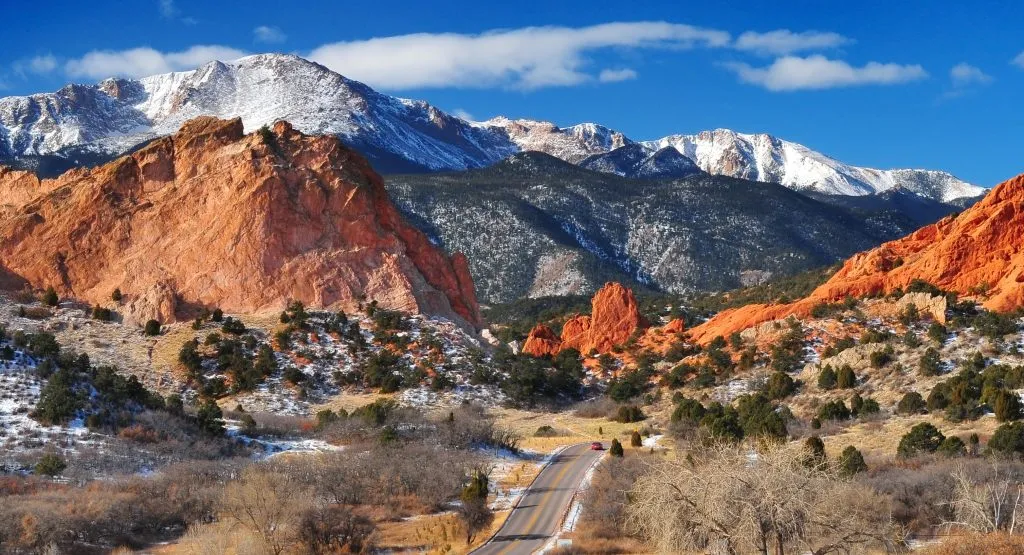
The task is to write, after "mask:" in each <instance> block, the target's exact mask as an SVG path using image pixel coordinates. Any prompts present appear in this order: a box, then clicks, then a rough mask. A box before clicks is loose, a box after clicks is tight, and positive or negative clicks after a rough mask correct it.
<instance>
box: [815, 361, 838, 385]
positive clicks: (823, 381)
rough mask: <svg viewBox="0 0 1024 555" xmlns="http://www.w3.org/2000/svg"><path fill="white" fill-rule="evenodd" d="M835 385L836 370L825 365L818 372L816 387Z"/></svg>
mask: <svg viewBox="0 0 1024 555" xmlns="http://www.w3.org/2000/svg"><path fill="white" fill-rule="evenodd" d="M835 387H836V371H835V370H833V369H832V366H831V365H825V367H824V368H822V369H821V372H820V373H818V388H819V389H824V390H826V391H827V390H830V389H835Z"/></svg>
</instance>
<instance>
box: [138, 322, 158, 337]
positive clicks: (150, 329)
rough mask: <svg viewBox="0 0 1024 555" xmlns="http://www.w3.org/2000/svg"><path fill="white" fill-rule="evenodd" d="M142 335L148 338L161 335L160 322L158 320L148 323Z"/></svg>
mask: <svg viewBox="0 0 1024 555" xmlns="http://www.w3.org/2000/svg"><path fill="white" fill-rule="evenodd" d="M142 333H143V334H144V335H148V336H154V335H160V322H157V321H156V320H149V321H147V322H146V326H145V327H144V328H143V330H142Z"/></svg>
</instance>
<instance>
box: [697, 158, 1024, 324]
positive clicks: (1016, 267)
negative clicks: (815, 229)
mask: <svg viewBox="0 0 1024 555" xmlns="http://www.w3.org/2000/svg"><path fill="white" fill-rule="evenodd" d="M1022 201H1024V176H1017V177H1015V178H1013V179H1010V180H1009V181H1006V182H1004V183H1002V184H1000V185H998V186H997V187H995V188H994V189H993V190H992V191H991V192H989V194H988V195H986V196H985V198H983V199H982V200H981V201H979V202H977V203H976V204H974V205H973V206H971V207H970V208H968V209H967V210H965V211H964V212H962V213H960V214H958V215H957V216H955V217H948V218H945V219H943V220H941V221H939V222H937V223H935V224H932V225H928V226H925V227H923V228H921V229H919V230H917V231H915V232H914V233H912V234H910V235H908V236H906V237H903V238H901V239H897V240H895V241H890V242H887V243H884V244H882V245H881V246H879V247H877V248H874V249H871V250H869V251H866V252H862V253H858V254H856V255H855V256H853V257H852V258H850V259H849V260H847V261H846V263H845V264H843V266H842V267H841V268H840V269H839V271H838V272H836V274H835V275H833V276H832V277H831V278H830V279H829V280H828V281H826V282H825V283H824V284H822V285H821V286H819V287H818V288H817V289H815V290H814V291H813V292H812V293H811V294H810V295H809V296H808V297H806V298H804V299H801V300H799V301H797V302H794V303H792V304H782V305H750V306H746V307H741V308H737V309H733V310H728V311H725V312H723V313H721V314H720V315H718V316H717V317H715V318H713V319H712V320H711V321H709V322H707V323H706V324H704V325H702V326H700V327H698V328H696V329H694V330H693V333H694V337H695V338H696V339H698V340H699V341H702V342H706V341H709V340H710V339H711V338H713V337H715V336H718V335H729V334H730V333H732V332H734V331H738V330H742V329H746V328H749V327H751V326H754V325H756V324H759V323H761V322H765V321H767V320H773V319H778V318H783V317H785V316H788V315H791V314H795V315H805V314H808V313H809V311H810V310H811V308H812V307H813V306H815V305H818V304H821V303H829V302H836V301H839V300H841V299H843V298H844V297H848V296H849V297H861V296H865V295H881V294H887V293H892V292H893V291H898V290H904V289H907V288H908V287H910V286H911V285H912V284H914V283H915V282H924V283H929V284H931V285H932V286H935V287H938V288H939V289H942V290H946V291H951V292H954V293H957V294H959V295H965V296H970V297H972V298H974V299H975V300H977V301H978V302H979V303H980V304H981V305H982V306H984V307H986V308H988V309H991V310H997V311H1010V310H1014V309H1018V308H1021V307H1022V306H1024V287H1021V283H1022V282H1024V273H1022V272H1024V270H1022V268H1024V259H1022V254H1021V253H1022V249H1021V245H1020V235H1019V234H1018V233H1016V232H1015V230H1017V229H1020V228H1021V226H1022V225H1024V212H1022V211H1021V209H1020V206H1021V203H1022Z"/></svg>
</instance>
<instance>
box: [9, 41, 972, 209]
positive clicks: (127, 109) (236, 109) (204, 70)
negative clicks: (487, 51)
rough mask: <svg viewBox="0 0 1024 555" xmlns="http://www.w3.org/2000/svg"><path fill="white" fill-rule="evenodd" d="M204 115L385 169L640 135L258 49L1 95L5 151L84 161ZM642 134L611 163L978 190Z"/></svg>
mask: <svg viewBox="0 0 1024 555" xmlns="http://www.w3.org/2000/svg"><path fill="white" fill-rule="evenodd" d="M198 115H214V116H217V117H220V118H229V117H236V116H237V117H241V118H242V121H243V124H244V126H245V128H246V129H247V130H252V129H254V128H256V127H259V126H261V125H265V124H269V123H273V122H274V121H276V120H279V119H286V120H288V121H290V122H291V123H292V124H293V125H294V126H295V128H297V129H299V130H301V131H303V132H305V133H330V134H336V135H338V136H340V137H341V138H342V139H343V140H345V141H346V142H347V143H349V144H350V145H351V146H353V147H354V148H357V149H359V150H360V151H362V152H363V153H364V154H365V155H366V156H367V157H368V158H369V159H370V160H371V162H372V163H373V164H374V166H375V167H376V168H377V169H378V170H379V171H382V172H384V173H396V172H419V171H433V170H462V169H469V168H479V167H485V166H489V165H491V164H493V163H495V162H497V161H499V160H502V159H504V158H506V157H508V156H509V155H511V154H514V153H516V152H521V151H527V150H536V151H540V152H544V153H547V154H550V155H552V156H556V157H558V158H561V159H563V160H566V161H568V162H572V163H581V162H583V161H584V160H585V159H587V158H588V157H592V156H594V155H601V154H605V153H610V152H614V151H615V150H616V149H619V148H622V147H628V146H630V145H634V144H637V143H635V142H634V141H632V140H630V139H629V138H627V137H626V136H624V135H623V134H622V133H620V132H618V131H615V130H612V129H609V128H607V127H604V126H601V125H597V124H594V123H584V124H579V125H574V126H571V127H558V126H556V125H555V124H553V123H548V122H542V121H534V120H526V119H518V120H512V119H508V118H504V117H499V118H494V119H491V120H488V121H484V122H469V121H466V120H464V119H461V118H458V117H455V116H453V115H450V114H448V113H446V112H443V111H441V110H439V109H437V108H436V107H434V106H432V105H430V104H428V103H426V102H423V101H418V100H407V99H401V98H396V97H392V96H388V95H385V94H382V93H379V92H377V91H374V90H373V89H371V88H370V87H368V86H366V85H364V84H362V83H359V82H356V81H352V80H350V79H346V78H345V77H343V76H341V75H339V74H337V73H334V72H333V71H331V70H329V69H327V68H325V67H323V66H321V65H319V64H316V63H313V62H310V61H308V60H305V59H303V58H300V57H297V56H293V55H286V54H259V55H255V56H247V57H245V58H241V59H239V60H235V61H230V62H210V63H208V64H205V65H203V66H202V67H200V68H198V69H195V70H193V71H185V72H177V73H167V74H162V75H154V76H150V77H145V78H142V79H138V80H129V79H107V80H105V81H103V82H101V83H99V84H97V85H68V86H66V87H64V88H62V89H60V90H59V91H57V92H54V93H45V94H35V95H31V96H26V97H7V98H0V161H7V162H10V161H12V160H17V159H19V158H22V157H31V156H40V155H54V156H58V157H60V156H64V157H65V158H69V159H71V158H74V159H77V158H78V157H79V154H80V153H81V152H82V151H83V149H84V150H85V151H87V152H93V153H101V154H109V155H116V154H120V153H123V152H125V151H127V150H129V149H130V148H132V147H134V146H136V145H138V144H140V143H142V142H145V141H147V140H149V139H152V138H153V137H156V136H160V135H166V134H170V133H172V132H174V131H176V130H177V129H178V127H179V126H180V125H181V124H182V123H183V122H185V121H186V120H188V119H190V118H193V117H195V116H198ZM640 144H642V145H643V147H644V148H645V149H646V154H647V156H653V155H655V154H657V153H658V152H659V151H662V152H661V153H660V154H657V158H655V159H652V160H645V161H643V162H638V163H637V164H636V165H635V166H633V167H631V169H630V170H629V171H626V172H622V171H617V172H615V173H625V174H626V175H633V176H640V173H637V172H640V171H641V167H643V168H646V169H643V171H644V172H646V173H647V174H654V175H666V173H665V172H667V171H679V170H681V169H684V166H686V165H687V164H686V163H685V161H684V160H683V159H682V158H674V157H673V159H669V158H668V157H667V156H666V154H670V153H666V152H664V148H665V147H673V148H675V149H676V150H677V151H678V152H679V153H680V154H682V155H683V156H684V157H686V158H689V159H690V160H692V161H693V162H695V163H696V165H697V166H698V167H699V168H701V169H703V170H704V171H706V172H708V173H712V174H721V175H727V176H733V177H742V178H746V179H752V180H757V181H765V182H771V183H778V184H781V185H785V186H787V187H791V188H794V189H799V190H813V191H817V192H822V193H829V194H847V195H864V194H871V193H876V192H880V191H885V190H889V189H891V188H893V187H895V186H902V187H904V188H906V189H908V190H911V191H914V192H916V193H918V194H921V195H924V196H928V197H930V198H933V199H936V200H941V201H948V200H952V199H955V198H960V197H973V196H977V195H979V194H981V193H982V192H983V189H982V188H980V187H976V186H973V185H970V184H968V183H964V182H963V181H960V180H959V179H957V178H955V177H953V176H952V175H949V174H947V173H944V172H935V171H925V170H874V169H870V168H860V167H856V166H850V165H847V164H844V163H842V162H839V161H838V160H835V159H833V158H830V157H828V156H825V155H823V154H821V153H818V152H815V151H813V150H811V149H809V148H807V147H805V146H803V145H799V144H796V143H791V142H788V141H783V140H781V139H777V138H775V137H772V136H770V135H765V134H759V135H747V134H741V133H736V132H733V131H729V130H725V129H719V130H715V131H704V132H701V133H698V134H696V135H671V136H668V137H665V138H662V139H658V140H655V141H646V142H643V143H640ZM634 150H635V148H634ZM72 152H74V153H75V154H74V155H72V154H71V153H72ZM636 154H637V153H632V154H631V156H633V155H636ZM612 165H616V164H612ZM670 166H671V167H670ZM673 168H674V169H673ZM620 169H621V168H620Z"/></svg>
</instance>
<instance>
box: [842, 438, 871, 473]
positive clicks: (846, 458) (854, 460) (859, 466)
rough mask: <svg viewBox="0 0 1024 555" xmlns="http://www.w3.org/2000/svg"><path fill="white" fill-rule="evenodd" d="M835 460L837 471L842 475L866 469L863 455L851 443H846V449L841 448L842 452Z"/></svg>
mask: <svg viewBox="0 0 1024 555" xmlns="http://www.w3.org/2000/svg"><path fill="white" fill-rule="evenodd" d="M837 462H838V468H839V473H840V474H842V475H844V476H853V475H854V474H857V473H860V472H864V471H866V470H867V469H868V465H867V464H866V463H865V462H864V455H862V454H861V452H860V450H858V449H857V448H856V447H854V446H852V445H848V446H846V449H843V452H842V453H840V454H839V460H838V461H837Z"/></svg>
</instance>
